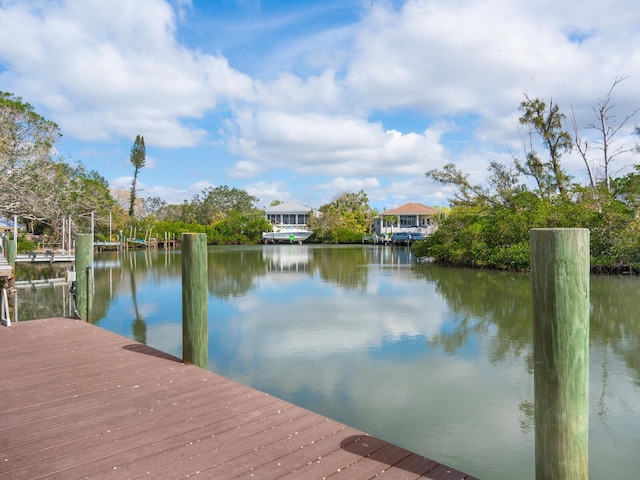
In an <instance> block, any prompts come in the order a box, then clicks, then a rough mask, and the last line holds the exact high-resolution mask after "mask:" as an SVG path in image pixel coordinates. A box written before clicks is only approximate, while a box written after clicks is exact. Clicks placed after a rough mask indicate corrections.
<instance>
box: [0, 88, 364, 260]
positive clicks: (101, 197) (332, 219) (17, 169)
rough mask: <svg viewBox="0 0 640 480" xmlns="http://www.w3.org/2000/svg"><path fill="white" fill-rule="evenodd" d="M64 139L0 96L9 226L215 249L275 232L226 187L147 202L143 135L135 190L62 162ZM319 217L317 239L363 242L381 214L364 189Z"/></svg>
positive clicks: (50, 237)
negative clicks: (201, 240)
mask: <svg viewBox="0 0 640 480" xmlns="http://www.w3.org/2000/svg"><path fill="white" fill-rule="evenodd" d="M61 135H62V134H61V132H60V129H59V127H58V125H57V124H56V123H54V122H51V121H49V120H47V119H45V118H44V117H42V116H41V115H40V114H38V113H37V112H36V111H35V109H34V108H33V107H32V106H31V105H30V104H29V103H27V102H25V101H24V100H23V99H22V98H20V97H17V96H15V95H13V94H11V93H8V92H0V216H1V217H4V218H5V219H6V220H8V221H10V222H11V221H12V220H13V218H14V216H15V217H17V218H18V221H19V223H21V224H23V225H24V226H25V229H26V232H27V233H29V234H33V235H37V236H38V237H40V238H45V237H46V238H47V241H48V242H49V243H51V244H56V243H60V241H61V237H62V233H63V229H64V227H63V225H66V223H65V222H67V219H71V221H72V224H73V230H74V231H76V232H80V233H88V232H90V229H91V228H92V226H93V229H94V234H95V237H96V240H113V239H114V238H116V237H118V236H119V234H120V232H123V235H125V236H129V235H130V232H138V234H139V235H138V236H142V235H146V234H147V233H146V232H153V233H152V234H151V235H156V236H157V237H159V238H162V237H163V235H165V234H168V235H172V236H178V237H179V235H180V234H182V233H185V232H199V233H206V234H207V239H208V243H210V244H244V243H258V242H260V241H261V240H262V232H264V231H269V230H270V229H271V225H270V224H269V222H268V221H267V220H266V217H265V214H264V210H262V209H261V208H259V207H258V202H259V199H258V198H257V197H254V196H252V195H250V194H249V193H247V192H246V191H244V190H242V189H238V188H230V187H228V186H226V185H223V186H218V187H210V188H206V189H204V190H203V191H202V192H201V193H200V194H197V195H194V196H193V198H192V199H191V200H185V201H184V202H183V203H181V204H168V203H167V202H165V201H163V200H162V199H160V198H159V197H149V198H140V197H139V196H138V191H137V182H138V177H139V175H140V174H141V170H142V169H143V168H144V167H145V164H146V147H145V143H144V137H143V136H142V135H137V136H136V138H135V141H134V143H133V145H132V147H131V153H130V157H129V161H130V163H131V165H132V167H133V180H132V183H131V189H130V190H129V191H124V190H119V189H115V188H110V186H109V184H108V182H107V181H106V180H105V178H104V177H102V176H101V175H100V173H98V172H97V171H95V170H88V169H87V168H86V167H85V166H84V165H83V164H82V163H81V162H75V163H71V162H70V161H68V160H67V159H65V158H62V157H61V156H60V155H59V154H58V152H57V150H56V141H57V140H58V138H60V137H61ZM275 203H277V202H275ZM319 212H321V215H311V219H310V221H309V227H310V228H312V229H313V230H315V231H317V232H318V233H317V234H316V235H315V236H314V240H315V241H321V242H329V243H349V242H356V241H361V239H362V235H363V233H365V232H368V231H370V229H371V228H372V225H373V223H372V222H373V218H374V217H375V215H376V214H377V212H376V211H375V210H373V209H372V208H371V207H370V206H369V200H368V198H367V195H366V194H365V193H364V192H363V191H360V192H358V193H350V192H347V193H344V194H342V195H339V196H337V197H336V198H335V199H334V200H333V201H332V202H330V203H328V204H326V205H323V206H321V207H320V208H319ZM92 222H93V225H92ZM143 232H144V233H143ZM20 245H21V244H20V243H19V249H21V250H25V249H31V248H33V245H31V244H28V242H27V243H26V244H25V245H24V246H23V247H22V248H21V246H20Z"/></svg>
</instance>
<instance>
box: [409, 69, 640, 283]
mask: <svg viewBox="0 0 640 480" xmlns="http://www.w3.org/2000/svg"><path fill="white" fill-rule="evenodd" d="M623 80H624V78H617V79H616V80H615V81H614V82H613V85H612V86H611V88H610V89H609V91H608V92H607V94H606V95H605V96H604V97H603V98H602V99H600V100H598V102H597V104H596V106H594V107H593V112H594V116H595V119H594V121H593V122H592V123H590V124H589V125H588V126H587V129H589V130H592V131H593V133H594V134H595V135H592V136H591V139H589V138H587V137H586V136H584V135H583V134H582V133H581V132H582V130H581V129H580V128H579V127H578V125H577V122H576V117H575V114H574V112H573V111H572V112H571V114H570V119H571V123H572V126H573V131H570V130H568V129H567V127H566V123H567V115H566V114H565V113H563V112H562V111H561V110H560V107H559V106H558V104H557V103H556V102H554V101H553V100H551V101H549V102H548V103H547V102H545V101H543V100H540V99H538V98H529V97H528V96H526V95H525V100H524V101H522V103H521V104H520V112H521V116H520V118H519V123H520V126H521V127H522V129H521V138H522V139H523V156H522V158H516V157H514V158H513V159H512V160H513V161H512V163H511V164H507V165H505V164H501V163H497V162H492V163H491V164H490V166H489V168H488V175H487V177H486V179H485V181H484V182H483V183H482V184H477V183H472V182H470V181H469V177H468V175H467V174H465V173H464V172H462V171H461V170H460V169H458V168H457V167H456V166H455V165H454V164H447V165H445V166H444V167H443V168H442V169H434V170H430V171H428V172H426V176H427V177H428V178H431V179H433V180H435V181H436V182H439V183H441V184H444V185H449V186H452V187H453V188H454V197H453V198H452V199H451V200H450V203H451V210H450V213H449V214H448V216H447V217H446V219H445V220H444V221H442V222H441V224H440V225H439V228H438V230H437V231H436V233H435V234H433V235H431V236H430V237H428V238H427V239H426V240H424V241H423V242H418V243H416V244H415V245H414V246H413V252H414V253H415V254H416V255H419V256H426V257H431V258H433V259H434V260H435V261H436V262H440V263H446V264H449V265H458V266H470V267H480V268H496V269H516V270H525V269H528V268H529V255H530V250H529V230H530V229H532V228H563V227H566V228H574V227H579V228H588V229H589V230H590V249H591V251H590V254H591V265H592V269H593V270H595V271H600V272H612V271H627V270H632V271H635V272H638V271H640V165H638V164H635V165H633V166H632V168H631V169H630V170H629V169H627V170H626V171H627V172H628V173H626V174H623V175H619V176H616V175H615V171H616V169H618V170H623V167H624V165H618V163H616V162H619V161H620V160H621V159H623V158H627V159H628V158H630V156H631V155H632V154H634V153H639V152H640V148H639V147H638V144H637V143H635V144H634V145H631V146H629V143H628V142H626V143H625V142H623V141H622V139H621V138H620V135H621V134H622V132H623V131H624V129H625V127H628V128H627V130H629V128H630V126H629V125H628V124H629V122H630V120H631V119H632V118H633V117H634V116H635V114H636V113H637V111H638V109H632V110H630V112H629V113H628V114H627V115H626V116H624V117H623V118H622V119H618V118H617V117H616V115H615V113H614V110H613V107H614V105H613V91H614V89H615V87H616V86H617V85H618V84H619V83H620V82H621V81H623ZM632 130H633V132H634V134H635V135H636V136H638V135H640V127H638V126H635V127H634V128H633V129H632ZM574 150H575V151H577V152H578V154H579V156H580V158H581V159H582V161H583V162H584V166H585V171H586V172H587V176H588V181H587V182H586V183H584V184H581V183H578V182H574V181H573V179H572V177H571V176H570V175H569V174H568V173H567V172H566V170H565V169H564V167H563V164H562V160H563V156H564V155H565V154H567V153H569V152H571V151H574Z"/></svg>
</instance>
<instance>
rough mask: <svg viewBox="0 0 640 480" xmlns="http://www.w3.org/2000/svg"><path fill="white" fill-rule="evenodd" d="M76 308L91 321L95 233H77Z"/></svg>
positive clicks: (84, 317) (86, 319)
mask: <svg viewBox="0 0 640 480" xmlns="http://www.w3.org/2000/svg"><path fill="white" fill-rule="evenodd" d="M75 264H76V310H77V312H76V313H77V314H78V315H80V318H82V319H83V320H85V321H87V322H89V321H91V306H92V303H93V302H92V300H93V282H92V280H93V272H92V268H93V235H91V234H90V233H79V234H77V235H76V250H75Z"/></svg>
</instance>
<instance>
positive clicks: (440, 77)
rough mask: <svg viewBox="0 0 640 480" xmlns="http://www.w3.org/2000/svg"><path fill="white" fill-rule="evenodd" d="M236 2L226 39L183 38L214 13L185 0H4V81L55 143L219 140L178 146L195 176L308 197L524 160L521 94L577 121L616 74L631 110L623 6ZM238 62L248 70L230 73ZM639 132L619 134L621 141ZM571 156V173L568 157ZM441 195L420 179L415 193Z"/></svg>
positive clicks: (0, 10)
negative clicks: (197, 154)
mask: <svg viewBox="0 0 640 480" xmlns="http://www.w3.org/2000/svg"><path fill="white" fill-rule="evenodd" d="M214 11H215V12H216V14H217V13H218V12H217V10H214ZM247 11H248V12H250V15H248V16H247V17H245V18H246V19H245V20H242V19H240V20H239V19H236V18H233V19H229V21H228V22H227V23H229V24H230V26H229V28H228V29H226V30H225V31H226V32H228V36H229V37H233V38H229V39H228V40H226V39H222V40H221V39H220V38H218V37H219V35H218V36H216V35H215V34H211V38H209V37H207V36H206V35H200V36H194V37H191V36H190V35H191V31H190V30H189V28H190V27H191V26H192V25H193V24H192V23H190V22H191V21H192V20H193V19H194V18H195V17H196V16H203V17H204V18H202V19H201V18H198V20H202V24H200V26H203V25H215V26H219V25H221V23H219V20H218V19H217V18H208V19H207V15H211V12H210V11H208V10H207V11H205V10H204V9H203V10H199V8H198V6H197V5H195V6H194V5H193V4H192V3H191V1H189V0H168V1H163V0H139V1H137V2H129V1H126V0H111V1H108V2H104V1H101V0H86V1H83V2H79V1H71V0H60V1H56V2H49V1H44V0H23V1H21V2H8V1H3V0H0V62H1V64H2V66H3V70H1V71H0V87H1V88H2V90H6V91H13V92H15V93H16V94H18V95H20V96H22V97H23V98H25V99H26V100H28V101H29V102H30V103H32V104H34V105H36V106H37V110H38V111H40V108H41V107H43V108H44V109H45V111H44V112H42V113H44V114H45V116H46V117H47V118H51V119H53V120H54V121H56V122H57V123H58V124H59V125H60V126H61V128H62V132H63V133H64V135H65V138H72V139H80V140H81V141H83V142H87V143H89V144H91V143H94V144H95V143H98V144H99V145H104V146H105V147H106V146H107V145H109V144H110V143H111V142H113V141H114V140H115V141H121V140H122V139H132V138H134V137H135V135H136V134H142V135H144V137H145V142H146V143H147V146H148V147H151V148H154V147H155V148H172V147H185V148H188V147H193V146H196V145H197V146H200V147H201V148H204V147H206V148H211V147H212V146H216V147H219V148H226V149H227V150H228V152H224V153H228V154H229V155H228V156H229V157H231V158H224V159H222V157H224V156H225V155H221V157H220V160H217V159H216V161H211V160H210V158H211V157H210V156H209V157H207V158H206V160H203V161H202V162H201V164H198V162H199V160H197V159H195V158H192V157H187V158H189V164H190V166H191V167H192V168H193V171H197V172H198V175H199V178H209V177H211V178H215V179H216V182H218V183H222V184H224V183H229V180H231V181H234V180H235V181H238V180H239V179H247V178H252V179H255V181H256V183H255V185H259V184H260V182H267V183H268V182H270V181H272V179H271V178H270V175H271V173H272V172H278V174H280V176H281V178H282V180H281V181H282V184H280V185H278V186H277V188H276V191H274V192H272V194H274V195H276V194H277V195H279V196H280V197H281V198H282V196H284V194H287V195H291V196H294V197H300V196H302V195H305V196H307V195H308V196H309V197H308V200H307V201H309V202H310V203H312V204H317V203H319V202H318V201H317V200H318V199H317V198H316V199H315V200H314V199H311V198H310V195H311V194H312V193H313V194H315V195H318V191H313V192H312V190H311V189H310V188H309V185H310V184H314V183H321V182H324V184H325V185H326V186H327V188H328V189H331V188H332V187H330V186H329V185H330V184H331V183H333V182H336V180H334V181H333V182H332V181H331V180H327V179H330V178H332V177H336V178H343V179H349V180H348V181H349V182H351V183H352V184H353V185H356V186H357V185H358V184H362V185H367V193H368V194H369V196H370V198H374V197H375V198H378V199H381V201H385V202H386V201H387V199H390V198H400V197H401V196H407V197H408V196H409V195H419V194H420V192H421V191H422V190H421V189H422V188H423V186H425V179H424V173H425V172H426V171H427V170H429V169H432V168H437V167H440V166H442V165H443V164H444V163H446V162H450V161H453V162H456V164H457V165H458V166H459V167H460V168H462V169H463V170H464V171H469V173H470V177H471V178H473V179H478V180H482V178H483V176H482V173H483V170H486V166H487V164H488V162H489V161H491V160H494V159H501V160H505V161H507V162H510V161H511V156H510V153H511V154H514V155H516V156H519V155H520V152H521V145H520V139H519V137H518V131H517V128H518V121H517V120H518V116H519V112H518V105H519V103H520V102H521V101H522V100H523V98H524V97H523V93H524V92H527V93H528V94H529V95H530V96H532V97H540V98H543V99H545V100H548V99H550V98H551V97H553V99H554V100H555V101H557V102H558V103H559V105H560V107H561V108H562V110H563V111H564V112H565V113H569V112H570V109H571V108H573V109H574V111H575V112H576V117H577V120H578V124H579V125H580V126H581V127H584V126H586V125H588V124H589V123H591V122H592V121H593V120H594V118H593V111H592V109H591V107H592V106H593V105H594V104H595V102H596V100H597V98H598V97H602V96H603V95H605V94H606V92H607V90H608V88H609V87H610V86H611V84H612V82H613V80H614V78H616V77H619V76H630V77H631V78H630V79H629V80H627V81H625V82H622V83H621V84H620V85H619V86H618V87H617V89H616V92H615V100H616V108H617V109H619V110H616V114H618V118H623V117H624V115H626V114H627V113H628V111H627V110H625V109H626V108H628V109H629V110H631V109H633V108H635V107H636V106H638V105H639V104H640V99H639V98H638V95H637V89H636V88H635V86H636V83H637V77H639V76H640V50H639V49H638V48H637V45H640V30H638V28H637V25H638V24H639V23H640V13H637V12H638V9H637V8H636V7H635V4H634V3H632V2H631V1H630V0H612V1H611V2H609V3H608V4H607V7H606V9H603V8H602V4H601V2H596V1H595V0H587V1H586V2H578V1H577V0H567V1H565V2H559V3H558V2H551V1H550V0H542V1H535V2H534V1H532V0H525V1H523V2H519V3H518V4H513V5H512V4H509V3H505V2H504V1H502V0H479V1H471V0H453V1H450V2H433V1H418V0H407V1H406V2H374V3H373V4H369V2H367V3H366V4H362V5H361V8H360V9H357V10H354V9H353V7H350V8H349V10H348V11H349V15H350V16H349V19H348V20H340V21H337V22H331V21H329V22H327V23H326V24H325V23H323V22H316V19H320V18H322V19H323V20H324V19H325V17H322V15H325V14H326V13H327V12H334V13H335V11H340V12H342V13H344V12H345V7H344V5H343V4H341V3H340V2H335V3H333V2H328V3H325V2H316V3H313V2H312V3H311V4H308V5H307V4H305V6H304V7H303V6H299V7H296V8H295V9H292V10H290V11H288V12H287V13H286V14H272V13H268V14H267V13H266V12H271V10H270V9H269V8H268V7H265V6H264V5H263V6H261V7H260V8H257V9H249V10H247ZM355 14H358V15H360V18H359V20H358V19H356V17H355ZM311 20H313V22H312V23H310V21H311ZM207 22H209V23H207ZM216 22H217V23H216ZM306 27H309V28H306ZM283 32H285V34H283V35H281V34H282V33H283ZM301 32H304V33H301ZM289 34H290V35H289ZM209 41H210V42H211V43H207V42H209ZM187 45H195V46H194V47H193V48H191V47H189V48H188V47H187ZM229 45H231V47H232V48H229V49H227V51H225V48H223V47H226V46H229ZM241 45H244V47H241ZM253 47H256V48H259V49H260V59H259V62H258V63H259V65H256V66H255V67H254V66H253V65H252V64H251V62H250V61H247V58H255V57H252V56H251V52H252V49H253ZM222 51H224V52H225V53H224V54H223V53H220V52H222ZM207 52H215V53H207ZM234 54H235V56H234ZM239 60H240V61H239ZM242 62H244V63H245V64H247V71H251V72H252V73H253V74H255V78H251V77H250V76H249V75H248V74H247V73H243V72H242V71H240V70H239V69H237V68H234V67H233V66H232V65H237V64H238V63H242ZM619 112H621V113H619ZM407 119H408V120H407ZM416 119H417V120H416ZM412 120H415V121H412ZM636 139H637V137H635V136H632V135H631V132H630V131H627V130H625V131H622V132H621V136H620V141H621V143H625V144H627V143H631V144H633V143H634V141H636ZM186 152H187V155H188V154H189V153H188V151H186ZM509 152H510V153H509ZM127 156H128V155H126V154H125V155H124V156H123V157H122V158H123V159H122V161H121V162H120V163H119V164H118V165H119V166H121V165H122V164H124V163H126V162H125V160H126V158H127ZM158 157H159V158H163V159H164V158H167V156H165V155H163V156H162V157H160V156H158ZM203 157H205V155H203ZM95 158H96V159H97V158H100V157H99V156H96V157H95ZM103 158H106V156H105V157H103ZM88 160H89V161H93V159H92V158H90V159H88ZM96 161H97V160H96ZM115 163H116V162H115V159H114V157H113V156H111V158H107V159H106V161H105V162H104V165H108V166H109V167H110V168H116V167H115ZM620 163H621V164H626V163H629V159H622V158H621V159H620ZM152 164H153V159H150V166H151V167H153V165H152ZM88 166H89V168H96V167H94V166H92V165H88ZM566 166H567V167H568V168H570V169H572V173H574V172H575V173H578V174H579V173H580V171H581V170H583V168H582V165H581V163H580V160H579V158H577V157H576V156H575V155H574V156H569V155H567V156H566ZM100 167H102V165H101V166H100ZM97 169H98V171H100V168H99V167H98V168H97ZM160 170H162V168H159V167H156V168H155V169H154V173H158V172H159V171H160ZM193 171H190V172H189V175H188V176H186V175H185V178H190V179H191V178H193V176H192V175H194V173H193ZM101 173H102V172H101ZM120 173H121V172H118V173H112V174H111V175H112V176H116V177H117V176H118V174H120ZM122 173H124V171H123V172H122ZM214 175H215V177H214ZM105 176H109V175H105ZM261 176H262V177H263V178H261ZM316 176H321V177H322V180H317V179H314V178H312V177H316ZM293 177H295V183H294V182H293V180H292V178H293ZM156 178H157V179H160V174H159V173H158V176H156ZM372 178H375V179H376V180H377V181H378V182H379V185H378V186H375V185H368V184H367V181H368V179H372ZM175 180H176V179H175V178H171V179H168V178H167V179H165V180H164V181H162V180H157V183H158V184H160V185H162V184H163V183H164V184H173V182H174V181H175ZM118 181H119V180H118V179H117V180H116V182H118ZM185 182H186V180H185ZM327 182H329V184H327ZM270 185H275V183H270ZM398 187H402V190H398ZM151 188H152V187H149V186H147V189H149V190H151ZM163 188H164V187H161V186H160V187H158V189H163ZM182 189H184V190H186V191H191V188H190V187H188V186H186V185H185V186H184V187H179V188H177V190H182ZM265 190H269V189H265ZM323 193H326V192H323ZM446 193H448V190H447V189H446V188H444V187H442V186H439V185H433V184H429V183H427V184H426V192H425V191H422V194H421V197H420V198H425V197H426V198H427V199H431V198H433V199H434V200H435V199H439V198H441V197H442V195H443V194H446ZM172 195H173V194H172ZM260 198H262V195H260ZM327 201H328V199H327Z"/></svg>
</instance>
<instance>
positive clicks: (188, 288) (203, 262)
mask: <svg viewBox="0 0 640 480" xmlns="http://www.w3.org/2000/svg"><path fill="white" fill-rule="evenodd" d="M208 313H209V312H208V264H207V235H206V234H205V233H183V234H182V359H183V361H184V362H185V363H192V364H194V365H197V366H198V367H200V368H204V369H206V368H208V358H209V349H208V344H209V326H208V321H209V318H208Z"/></svg>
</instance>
